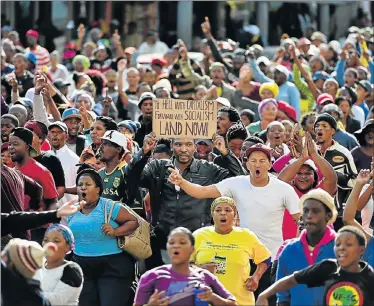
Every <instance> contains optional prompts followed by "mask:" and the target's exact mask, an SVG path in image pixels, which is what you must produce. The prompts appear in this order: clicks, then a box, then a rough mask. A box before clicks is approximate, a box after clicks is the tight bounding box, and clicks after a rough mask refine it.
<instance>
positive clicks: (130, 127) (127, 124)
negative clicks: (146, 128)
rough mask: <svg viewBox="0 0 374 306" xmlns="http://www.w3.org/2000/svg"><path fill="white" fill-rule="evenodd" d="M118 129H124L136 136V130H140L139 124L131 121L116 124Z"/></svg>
mask: <svg viewBox="0 0 374 306" xmlns="http://www.w3.org/2000/svg"><path fill="white" fill-rule="evenodd" d="M118 127H119V128H120V127H124V128H126V129H128V130H129V131H130V132H131V133H132V134H136V132H137V130H138V128H140V126H139V122H134V121H131V120H124V121H121V122H120V123H118Z"/></svg>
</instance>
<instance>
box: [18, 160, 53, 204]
mask: <svg viewBox="0 0 374 306" xmlns="http://www.w3.org/2000/svg"><path fill="white" fill-rule="evenodd" d="M18 170H19V171H20V172H22V173H23V174H24V175H27V176H28V177H31V178H32V179H34V180H35V181H36V182H38V183H39V184H40V185H41V186H42V187H43V199H54V198H58V193H57V190H56V187H55V181H54V180H53V176H52V174H51V172H49V170H48V169H47V168H46V167H44V166H43V165H42V164H39V163H38V162H37V161H35V160H34V159H33V158H30V160H29V161H28V162H27V163H26V164H25V165H23V166H22V167H20V168H18ZM29 200H30V198H29V197H28V196H27V195H25V202H24V210H28V209H29Z"/></svg>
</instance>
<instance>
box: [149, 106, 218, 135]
mask: <svg viewBox="0 0 374 306" xmlns="http://www.w3.org/2000/svg"><path fill="white" fill-rule="evenodd" d="M216 131H217V102H215V101H208V100H176V99H156V100H154V101H153V132H154V133H155V134H156V136H159V137H165V138H181V137H191V138H194V139H197V138H201V139H212V137H213V135H214V134H215V133H216Z"/></svg>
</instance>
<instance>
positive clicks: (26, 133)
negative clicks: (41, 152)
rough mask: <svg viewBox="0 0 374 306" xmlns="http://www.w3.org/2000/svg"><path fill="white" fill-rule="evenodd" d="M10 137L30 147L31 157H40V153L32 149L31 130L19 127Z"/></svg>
mask: <svg viewBox="0 0 374 306" xmlns="http://www.w3.org/2000/svg"><path fill="white" fill-rule="evenodd" d="M10 136H15V137H18V138H19V139H21V140H22V141H23V142H24V143H25V144H26V145H27V146H28V147H29V153H30V156H31V157H35V156H38V152H37V151H36V150H35V149H34V148H33V147H32V139H33V137H34V136H33V134H32V132H31V131H30V130H29V129H26V128H23V127H17V128H15V129H14V130H13V132H12V133H11V134H10Z"/></svg>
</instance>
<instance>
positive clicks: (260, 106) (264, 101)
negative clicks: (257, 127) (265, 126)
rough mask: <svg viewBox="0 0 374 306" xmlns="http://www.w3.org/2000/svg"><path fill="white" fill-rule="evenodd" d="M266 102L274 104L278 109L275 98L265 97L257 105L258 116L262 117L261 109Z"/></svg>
mask: <svg viewBox="0 0 374 306" xmlns="http://www.w3.org/2000/svg"><path fill="white" fill-rule="evenodd" d="M268 104H274V105H275V107H276V108H277V109H278V102H277V101H276V100H275V99H272V98H271V99H265V100H262V101H261V102H260V104H259V105H258V113H259V115H260V118H262V115H261V113H262V110H263V109H264V108H265V106H266V105H268Z"/></svg>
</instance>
